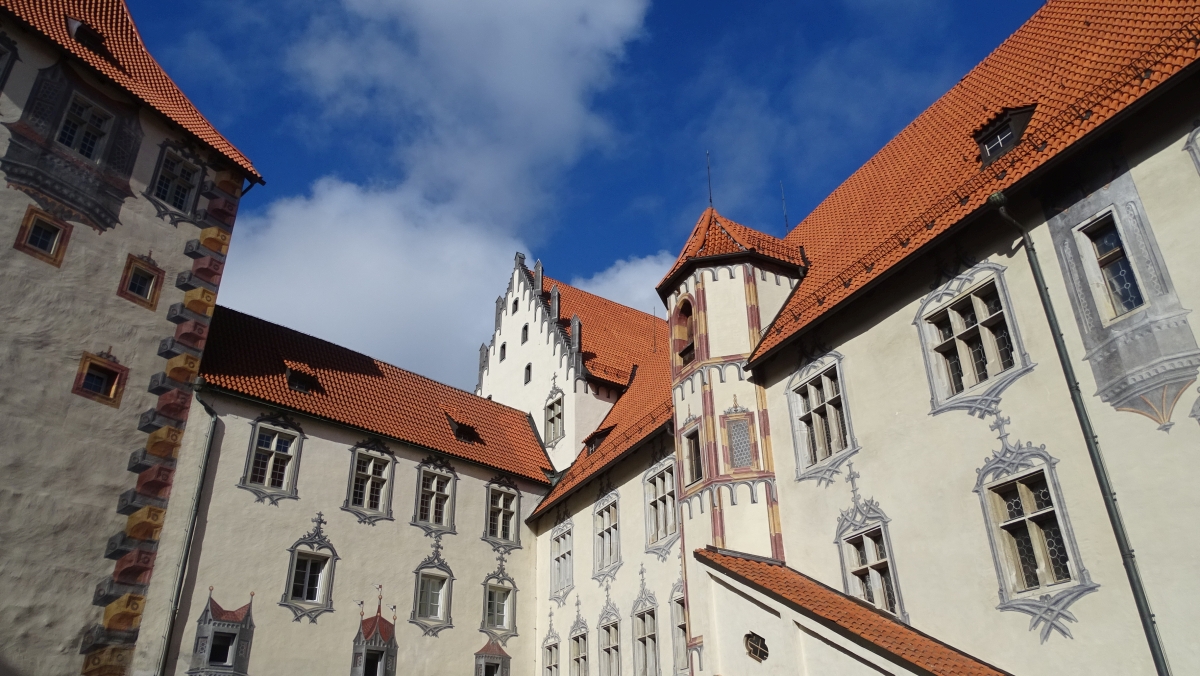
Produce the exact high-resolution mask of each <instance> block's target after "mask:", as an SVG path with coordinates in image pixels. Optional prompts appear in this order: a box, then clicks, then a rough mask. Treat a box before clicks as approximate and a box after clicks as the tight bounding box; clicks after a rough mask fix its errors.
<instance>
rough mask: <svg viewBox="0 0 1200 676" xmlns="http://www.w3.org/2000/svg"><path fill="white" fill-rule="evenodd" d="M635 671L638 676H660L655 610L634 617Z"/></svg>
mask: <svg viewBox="0 0 1200 676" xmlns="http://www.w3.org/2000/svg"><path fill="white" fill-rule="evenodd" d="M633 650H634V653H633V671H634V674H636V676H658V626H657V624H656V622H655V619H654V610H653V609H651V610H646V611H644V612H641V613H638V614H637V615H634V617H633Z"/></svg>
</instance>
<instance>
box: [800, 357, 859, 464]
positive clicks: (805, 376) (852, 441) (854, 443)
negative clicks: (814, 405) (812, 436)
mask: <svg viewBox="0 0 1200 676" xmlns="http://www.w3.org/2000/svg"><path fill="white" fill-rule="evenodd" d="M843 359H844V357H842V355H841V354H840V353H838V352H836V351H829V352H827V353H826V354H825V355H823V356H821V357H817V358H816V359H813V360H811V361H809V362H808V363H807V364H805V365H804V366H802V367H801V368H800V369H799V370H797V371H796V372H795V373H793V374H792V377H791V378H789V379H788V383H787V403H788V416H789V417H790V418H791V421H792V449H793V451H794V452H795V455H796V481H816V482H817V485H818V486H828V485H829V484H831V483H833V478H834V477H835V476H837V475H838V474H840V473H841V467H842V465H844V464H845V463H846V462H847V461H849V460H850V458H852V457H854V456H855V455H856V454H857V453H858V452H859V451H860V450H862V447H861V446H859V445H858V438H857V437H855V436H854V421H853V419H852V418H851V415H850V406H849V403H848V399H849V395H848V394H847V393H846V378H845V374H844V373H843V368H842V360H843ZM831 369H832V370H833V373H834V374H836V376H837V382H838V388H839V396H841V398H842V409H841V410H842V418H843V420H844V422H845V430H844V431H843V437H844V444H843V447H842V448H841V449H840V450H838V451H836V452H833V453H830V454H829V456H828V457H826V458H823V459H821V460H819V461H818V462H815V463H811V464H810V463H809V461H808V458H809V449H808V441H807V439H808V430H807V429H806V427H805V423H804V422H802V421H801V417H802V416H803V415H804V414H803V413H802V411H803V410H804V405H803V402H802V401H801V398H800V395H799V394H798V393H797V391H798V390H799V389H800V388H802V387H806V386H807V385H808V384H809V383H812V382H814V381H815V380H816V379H817V378H821V377H822V376H823V375H825V374H826V373H829V372H830V370H831Z"/></svg>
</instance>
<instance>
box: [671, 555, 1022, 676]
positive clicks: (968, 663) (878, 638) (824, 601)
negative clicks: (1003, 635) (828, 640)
mask: <svg viewBox="0 0 1200 676" xmlns="http://www.w3.org/2000/svg"><path fill="white" fill-rule="evenodd" d="M693 556H695V557H696V560H697V561H700V562H701V563H703V564H706V565H709V566H711V567H713V568H716V569H717V570H719V571H720V572H722V573H724V574H725V575H728V576H729V577H732V578H733V579H735V580H738V581H739V582H742V583H744V584H746V585H748V586H750V587H753V588H754V589H757V590H758V591H760V592H762V593H763V594H765V595H767V596H770V597H771V598H774V599H775V600H777V601H779V602H781V603H784V604H786V605H788V606H790V607H791V608H792V609H793V610H795V611H797V612H799V613H801V614H803V615H807V616H809V617H813V618H814V619H816V620H817V621H819V622H821V623H822V624H824V625H825V626H827V627H829V628H830V629H832V630H834V631H836V632H838V633H840V634H843V635H847V636H848V637H849V638H851V639H852V640H864V641H867V642H868V643H870V644H872V645H874V646H876V647H878V648H880V649H882V650H883V651H886V652H887V653H888V654H890V655H892V656H893V657H894V658H895V659H897V660H898V661H900V662H902V663H905V664H907V665H909V666H910V667H915V668H916V669H917V670H920V672H921V673H929V674H934V675H935V676H1011V674H1009V673H1008V672H1007V671H1003V670H1001V669H998V668H996V667H993V666H992V665H990V664H988V663H986V662H983V661H981V660H979V659H976V658H974V657H972V656H970V655H968V654H966V653H964V652H962V651H960V650H958V649H956V648H952V647H950V646H948V645H946V644H945V643H942V642H941V641H939V640H937V639H935V638H933V637H931V636H929V635H927V634H924V633H922V632H920V631H917V630H916V629H913V628H912V627H910V626H908V625H907V624H904V623H902V622H899V621H897V620H896V618H894V617H892V616H891V615H888V614H887V613H884V612H883V611H881V610H878V609H876V608H874V607H873V606H868V605H867V604H866V603H863V602H862V601H859V600H858V599H856V598H853V597H851V596H847V595H846V594H843V593H841V592H839V591H836V590H834V589H832V588H830V587H827V586H825V585H823V584H821V583H820V582H817V581H816V580H814V579H812V578H811V577H809V576H807V575H805V574H803V573H801V572H799V571H797V570H793V569H791V568H788V567H786V566H784V565H783V564H782V563H781V562H778V561H774V560H771V559H763V558H761V557H751V556H749V555H744V554H741V553H739V552H731V551H728V550H723V549H717V548H716V547H713V546H712V545H709V546H708V547H706V548H705V549H697V550H696V551H695V553H694V554H693Z"/></svg>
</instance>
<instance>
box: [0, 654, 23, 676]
mask: <svg viewBox="0 0 1200 676" xmlns="http://www.w3.org/2000/svg"><path fill="white" fill-rule="evenodd" d="M0 676H26V675H25V674H23V673H21V672H19V671H17V670H16V668H15V667H13V666H12V665H10V664H9V663H8V662H6V661H4V658H2V657H0Z"/></svg>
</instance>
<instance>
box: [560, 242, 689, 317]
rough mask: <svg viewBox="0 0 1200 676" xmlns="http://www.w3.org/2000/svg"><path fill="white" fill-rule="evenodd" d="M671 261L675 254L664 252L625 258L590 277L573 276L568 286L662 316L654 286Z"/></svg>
mask: <svg viewBox="0 0 1200 676" xmlns="http://www.w3.org/2000/svg"><path fill="white" fill-rule="evenodd" d="M674 262H675V255H674V254H672V253H670V252H667V251H659V252H658V253H656V254H654V255H652V256H644V257H642V258H627V259H624V260H619V261H617V262H616V263H613V264H612V265H611V266H609V267H608V269H606V270H601V271H600V272H597V273H596V274H594V275H592V276H591V277H587V278H581V277H576V278H575V279H572V280H571V286H575V287H579V288H580V289H583V290H584V291H588V292H590V293H594V294H596V295H597V296H601V297H604V298H607V299H609V300H612V301H616V302H618V303H621V304H622V305H628V306H629V307H631V308H634V309H635V310H641V311H642V312H652V313H655V314H656V315H657V316H659V317H662V316H664V313H665V310H663V304H662V300H661V299H660V298H659V297H658V293H656V292H655V291H654V287H655V286H656V285H657V284H658V283H659V282H660V281H662V278H663V275H665V274H667V270H669V269H670V268H671V264H672V263H674Z"/></svg>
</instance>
